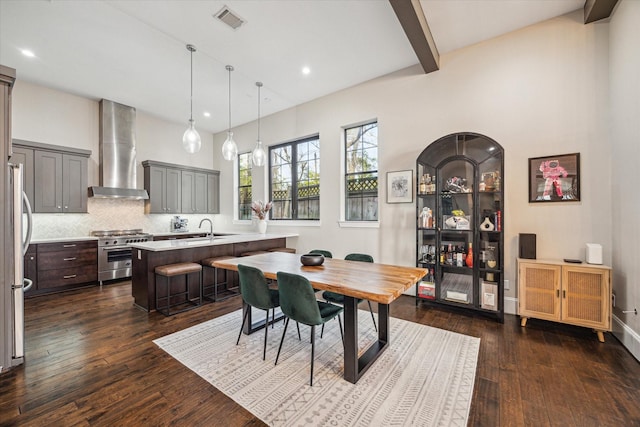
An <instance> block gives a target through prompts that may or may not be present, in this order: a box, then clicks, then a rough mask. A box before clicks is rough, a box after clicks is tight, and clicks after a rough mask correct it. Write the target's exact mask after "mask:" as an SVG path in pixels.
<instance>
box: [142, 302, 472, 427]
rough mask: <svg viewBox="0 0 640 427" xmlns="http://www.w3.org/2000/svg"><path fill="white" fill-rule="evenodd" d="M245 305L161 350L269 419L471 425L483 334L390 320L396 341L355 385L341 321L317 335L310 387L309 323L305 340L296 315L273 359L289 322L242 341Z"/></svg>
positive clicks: (362, 320)
mask: <svg viewBox="0 0 640 427" xmlns="http://www.w3.org/2000/svg"><path fill="white" fill-rule="evenodd" d="M241 321H242V319H241V311H236V312H234V313H230V314H227V315H225V316H222V317H218V318H215V319H212V320H209V321H207V322H204V323H201V324H199V325H196V326H193V327H191V328H188V329H185V330H183V331H179V332H176V333H174V334H171V335H167V336H165V337H162V338H160V339H157V340H155V341H154V343H156V344H157V345H158V346H159V347H160V348H162V349H163V350H164V351H166V352H167V353H169V354H170V355H171V356H172V357H174V358H175V359H177V360H178V361H180V362H181V363H182V364H184V365H185V366H186V367H188V368H189V369H191V370H192V371H194V372H195V373H197V374H198V375H199V376H200V377H202V378H203V379H205V380H206V381H208V382H209V383H210V384H212V385H213V386H214V387H216V388H217V389H219V390H220V391H222V392H223V393H225V394H226V395H228V396H229V397H231V398H232V399H233V400H234V401H236V402H237V403H238V404H240V405H241V406H243V407H244V408H246V409H247V410H249V411H250V412H251V413H253V414H254V415H255V416H256V417H258V418H260V419H261V420H262V421H264V422H265V423H266V424H269V425H271V426H325V425H327V426H330V425H333V426H466V425H467V418H468V416H469V408H470V405H471V398H472V395H473V385H474V380H475V372H476V364H477V360H478V350H479V347H480V339H479V338H474V337H470V336H466V335H462V334H457V333H453V332H448V331H444V330H441V329H437V328H432V327H429V326H424V325H419V324H417V323H412V322H407V321H404V320H400V319H396V318H391V320H390V338H391V342H390V345H389V346H388V347H387V349H386V351H384V352H383V354H382V355H380V357H379V358H378V360H377V361H376V362H374V364H373V365H372V366H371V367H370V368H369V370H368V371H367V372H366V373H365V374H364V376H363V377H362V378H360V380H359V381H358V383H357V384H351V383H349V382H347V381H345V380H344V379H343V350H342V342H341V340H340V330H339V328H338V323H337V322H336V321H333V320H332V321H330V322H329V323H327V325H326V327H325V331H324V336H323V338H322V339H320V336H319V328H316V329H317V336H316V357H315V365H314V380H313V386H312V387H311V386H309V369H310V365H309V364H310V355H311V344H310V341H309V338H310V335H309V333H310V328H309V327H307V326H304V325H300V330H301V333H302V340H301V341H300V340H298V335H297V332H296V328H295V324H294V323H293V322H290V324H289V328H288V329H287V336H286V337H285V341H284V344H283V348H282V353H281V354H280V360H279V361H278V365H277V366H274V361H275V357H276V353H277V351H278V344H279V343H280V338H281V336H282V330H283V328H284V322H278V323H277V324H276V325H275V328H273V329H271V328H270V329H269V339H268V343H267V359H266V360H265V361H263V360H262V345H263V339H264V332H263V330H260V331H258V332H256V333H254V334H251V335H249V336H247V335H244V334H243V335H242V337H241V338H240V345H237V346H236V339H237V336H238V331H239V330H240V324H241ZM358 331H359V337H360V338H359V346H360V351H361V352H362V351H363V350H364V349H366V348H367V347H368V346H369V344H370V343H371V342H373V341H374V340H375V339H376V336H377V334H376V332H375V330H374V329H373V323H372V321H371V316H370V315H369V312H368V311H360V312H359V313H358Z"/></svg>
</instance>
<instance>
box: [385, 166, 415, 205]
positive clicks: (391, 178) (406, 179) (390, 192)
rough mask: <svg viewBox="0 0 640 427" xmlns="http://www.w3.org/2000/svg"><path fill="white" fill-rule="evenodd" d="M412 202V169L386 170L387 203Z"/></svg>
mask: <svg viewBox="0 0 640 427" xmlns="http://www.w3.org/2000/svg"><path fill="white" fill-rule="evenodd" d="M412 202H413V170H406V171H397V172H387V203H412Z"/></svg>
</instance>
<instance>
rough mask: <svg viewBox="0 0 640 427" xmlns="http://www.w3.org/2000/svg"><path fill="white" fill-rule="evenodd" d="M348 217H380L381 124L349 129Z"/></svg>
mask: <svg viewBox="0 0 640 427" xmlns="http://www.w3.org/2000/svg"><path fill="white" fill-rule="evenodd" d="M344 141H345V162H346V164H345V172H346V173H345V220H347V221H377V220H378V123H377V122H374V123H368V124H364V125H359V126H354V127H350V128H346V129H345V130H344Z"/></svg>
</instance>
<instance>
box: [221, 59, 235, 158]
mask: <svg viewBox="0 0 640 427" xmlns="http://www.w3.org/2000/svg"><path fill="white" fill-rule="evenodd" d="M225 68H226V69H227V71H228V72H229V130H228V131H227V140H226V141H225V142H224V144H222V157H224V159H225V160H229V161H233V160H235V158H236V157H237V156H238V146H237V145H236V142H235V141H234V140H233V132H231V72H232V71H233V66H231V65H227V66H226V67H225Z"/></svg>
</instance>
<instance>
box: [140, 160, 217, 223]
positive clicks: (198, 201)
mask: <svg viewBox="0 0 640 427" xmlns="http://www.w3.org/2000/svg"><path fill="white" fill-rule="evenodd" d="M142 166H143V167H144V186H145V189H146V190H147V192H148V193H149V200H148V201H147V203H146V212H147V213H168V214H179V213H184V214H204V213H219V211H220V201H219V197H220V196H219V183H218V182H219V178H218V177H219V172H218V171H214V170H209V169H200V168H191V167H188V166H180V165H175V164H171V163H162V162H156V161H153V160H145V161H144V162H142ZM212 177H213V178H212Z"/></svg>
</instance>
